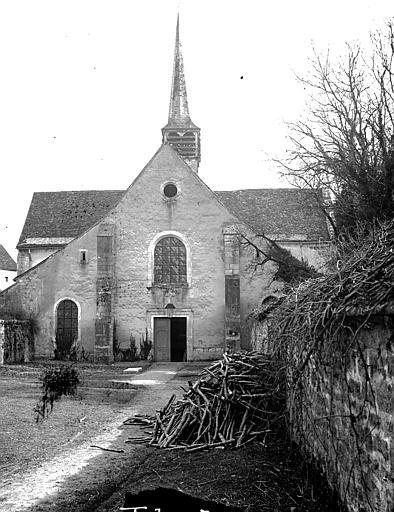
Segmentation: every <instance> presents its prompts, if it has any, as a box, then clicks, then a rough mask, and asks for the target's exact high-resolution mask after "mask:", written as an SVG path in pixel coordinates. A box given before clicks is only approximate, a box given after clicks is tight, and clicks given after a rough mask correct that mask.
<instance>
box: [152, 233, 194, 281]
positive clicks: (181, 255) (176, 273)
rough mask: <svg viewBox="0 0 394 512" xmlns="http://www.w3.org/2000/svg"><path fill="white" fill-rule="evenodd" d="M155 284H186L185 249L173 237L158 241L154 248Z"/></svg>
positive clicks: (177, 239)
mask: <svg viewBox="0 0 394 512" xmlns="http://www.w3.org/2000/svg"><path fill="white" fill-rule="evenodd" d="M154 282H155V284H185V283H187V271H186V247H185V246H184V244H183V243H182V242H181V241H180V240H179V238H175V237H173V236H167V237H165V238H162V239H161V240H159V242H158V243H157V245H156V247H155V271H154Z"/></svg>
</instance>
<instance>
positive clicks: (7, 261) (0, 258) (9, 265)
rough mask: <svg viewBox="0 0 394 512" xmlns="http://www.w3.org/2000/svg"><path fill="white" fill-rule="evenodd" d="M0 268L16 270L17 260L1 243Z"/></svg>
mask: <svg viewBox="0 0 394 512" xmlns="http://www.w3.org/2000/svg"><path fill="white" fill-rule="evenodd" d="M0 270H9V271H12V272H16V263H15V261H14V260H13V259H12V258H11V256H10V255H9V254H8V252H7V251H6V250H5V249H4V247H3V246H2V245H0Z"/></svg>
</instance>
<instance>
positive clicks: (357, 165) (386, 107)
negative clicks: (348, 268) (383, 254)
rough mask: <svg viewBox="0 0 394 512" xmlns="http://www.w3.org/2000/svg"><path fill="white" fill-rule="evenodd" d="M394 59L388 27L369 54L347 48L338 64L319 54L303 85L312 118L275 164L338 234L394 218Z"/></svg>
mask: <svg viewBox="0 0 394 512" xmlns="http://www.w3.org/2000/svg"><path fill="white" fill-rule="evenodd" d="M393 58H394V26H393V22H392V21H389V22H388V23H387V25H386V26H385V28H384V30H383V31H379V32H376V33H374V34H372V35H371V44H370V47H369V48H368V49H367V50H365V49H364V50H363V49H362V48H361V46H360V45H347V50H346V55H345V56H344V57H343V58H342V59H341V60H340V61H335V62H332V59H331V56H330V54H329V53H327V55H326V56H325V57H322V56H320V55H319V54H318V53H317V52H314V56H313V58H312V61H311V63H312V69H311V71H310V74H309V76H308V77H306V78H298V80H300V81H301V82H302V84H303V86H304V88H306V89H307V90H309V92H310V101H309V105H308V114H307V116H306V118H305V119H302V120H299V121H297V122H294V123H289V124H288V127H289V131H290V135H289V140H290V149H289V150H288V152H287V157H286V159H285V160H279V161H278V160H277V162H279V164H280V166H281V169H282V171H281V172H282V174H283V175H284V176H285V177H286V178H287V179H288V180H289V181H290V182H291V183H293V184H294V185H296V186H299V187H302V188H310V189H312V190H314V191H316V200H317V201H318V203H319V205H320V206H321V208H322V209H323V211H324V212H325V213H326V215H327V218H328V220H329V221H330V222H331V224H332V227H333V229H334V232H335V233H336V234H338V233H340V232H341V231H343V230H344V229H345V228H352V226H354V225H356V224H357V223H358V222H359V221H362V222H366V223H367V224H368V223H370V222H372V221H373V219H385V218H390V217H392V216H393V207H394V202H393V188H394V179H393V173H394V136H393V134H394V131H393V128H394V119H393V115H394V77H393V68H392V65H393ZM322 190H323V191H325V193H324V194H322ZM327 195H329V196H330V198H331V199H332V203H331V205H328V204H327V202H325V200H324V198H327ZM330 210H331V211H330Z"/></svg>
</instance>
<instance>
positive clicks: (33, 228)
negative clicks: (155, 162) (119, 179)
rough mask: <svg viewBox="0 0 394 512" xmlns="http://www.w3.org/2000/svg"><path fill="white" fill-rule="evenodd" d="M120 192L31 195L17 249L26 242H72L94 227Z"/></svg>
mask: <svg viewBox="0 0 394 512" xmlns="http://www.w3.org/2000/svg"><path fill="white" fill-rule="evenodd" d="M123 194H124V190H80V191H73V192H69V191H67V192H35V193H34V194H33V198H32V200H31V204H30V208H29V211H28V213H27V217H26V220H25V225H24V226H23V229H22V233H21V236H20V238H19V242H18V247H19V246H20V245H21V244H23V243H24V242H25V241H26V239H29V238H75V237H77V236H79V235H81V234H82V233H83V232H84V231H86V230H87V229H88V228H89V227H90V226H92V225H93V224H95V223H96V222H98V221H99V220H100V218H101V217H103V216H104V215H105V214H106V212H107V211H109V210H110V209H111V208H112V207H113V206H115V204H116V203H117V202H118V201H119V199H120V198H121V197H122V195H123Z"/></svg>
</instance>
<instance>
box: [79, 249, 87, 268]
mask: <svg viewBox="0 0 394 512" xmlns="http://www.w3.org/2000/svg"><path fill="white" fill-rule="evenodd" d="M79 262H80V263H81V264H82V265H84V264H85V263H87V262H88V251H87V250H86V249H81V250H80V251H79Z"/></svg>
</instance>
